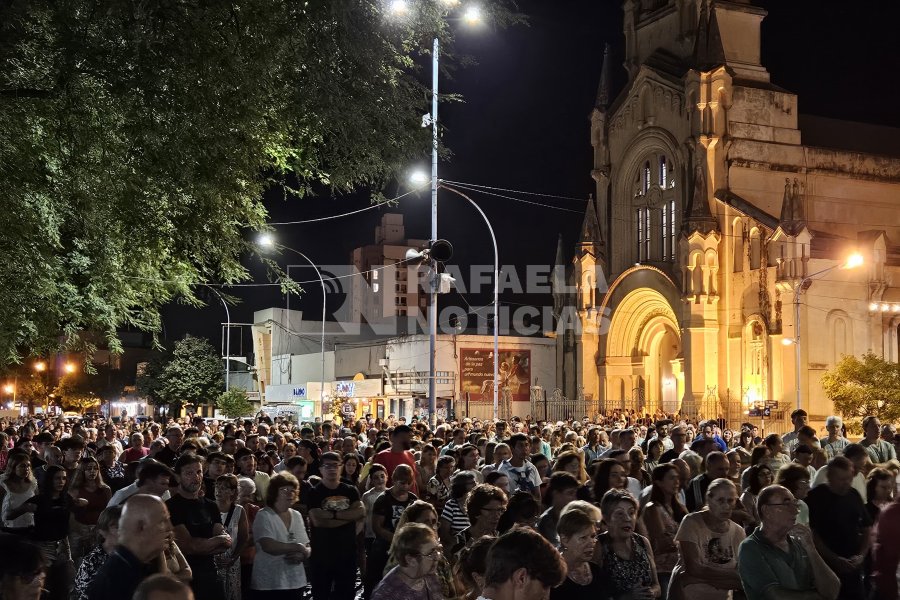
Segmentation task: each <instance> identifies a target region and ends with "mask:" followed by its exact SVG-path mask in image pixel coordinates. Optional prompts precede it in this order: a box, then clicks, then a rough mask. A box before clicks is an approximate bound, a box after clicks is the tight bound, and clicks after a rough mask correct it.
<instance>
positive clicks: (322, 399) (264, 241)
mask: <svg viewBox="0 0 900 600" xmlns="http://www.w3.org/2000/svg"><path fill="white" fill-rule="evenodd" d="M259 243H260V245H262V246H268V247H271V248H277V249H279V250H288V251H290V252H293V253H294V254H296V255H297V256H299V257H300V258H302V259H303V260H305V261H306V262H308V263H309V266H311V267H312V268H313V270H314V271H315V272H316V276H317V277H318V278H319V284H320V285H321V286H322V339H321V345H320V349H319V355H320V356H321V358H322V384H321V386H320V390H319V402H320V405H319V409H320V410H321V407H322V404H323V403H324V402H325V300H326V299H327V295H326V294H327V292H326V291H325V279H324V278H323V277H322V272H321V271H319V267H317V266H316V263H314V262H313V261H312V260H310V258H309V257H308V256H307V255H305V254H303V253H302V252H300V251H299V250H297V249H295V248H291V247H289V246H284V245H282V244H276V243H275V240H273V239H272V238H271V236H264V237H263V238H261V239H260V241H259ZM291 266H295V267H296V266H300V265H288V270H290V267H291ZM288 297H290V294H288ZM288 306H290V305H288ZM288 333H289V334H290V333H292V331H291V328H290V313H289V314H288Z"/></svg>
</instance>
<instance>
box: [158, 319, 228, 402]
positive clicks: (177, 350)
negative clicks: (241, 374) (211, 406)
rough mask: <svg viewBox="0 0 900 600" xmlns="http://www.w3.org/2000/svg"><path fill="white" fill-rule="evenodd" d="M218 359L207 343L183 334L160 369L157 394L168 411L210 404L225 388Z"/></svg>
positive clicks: (220, 359)
mask: <svg viewBox="0 0 900 600" xmlns="http://www.w3.org/2000/svg"><path fill="white" fill-rule="evenodd" d="M223 369H224V366H223V363H222V358H221V357H220V356H219V353H218V352H217V351H216V349H215V348H214V347H213V346H212V344H210V343H209V342H208V341H207V340H205V339H202V338H198V337H194V336H191V335H187V336H185V337H184V339H181V340H179V341H178V342H176V343H175V347H174V349H173V350H172V356H171V358H170V359H169V360H168V362H166V364H165V366H164V367H163V369H162V377H161V379H162V384H161V387H160V395H161V397H162V399H163V400H164V401H165V402H167V403H168V404H169V406H170V407H171V408H172V410H180V408H181V406H183V405H184V404H194V405H197V404H205V403H207V402H214V401H215V400H216V398H218V397H219V394H220V393H221V392H222V390H223V389H224V387H225V378H224V376H223Z"/></svg>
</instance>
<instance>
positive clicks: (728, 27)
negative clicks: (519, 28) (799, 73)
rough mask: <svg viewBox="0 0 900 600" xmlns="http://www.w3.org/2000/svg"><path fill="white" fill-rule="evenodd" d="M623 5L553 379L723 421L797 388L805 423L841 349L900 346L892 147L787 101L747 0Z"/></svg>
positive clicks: (820, 405) (773, 413)
mask: <svg viewBox="0 0 900 600" xmlns="http://www.w3.org/2000/svg"><path fill="white" fill-rule="evenodd" d="M624 12H625V19H624V30H625V68H626V70H627V73H628V83H627V85H626V86H625V88H624V89H623V91H622V92H621V93H619V94H618V96H617V97H616V98H614V99H613V98H612V97H611V92H610V87H611V83H610V81H611V74H612V68H613V67H612V59H611V52H610V49H609V47H607V49H606V52H605V53H604V59H603V71H602V75H601V82H600V86H599V91H598V95H597V102H596V106H595V108H594V110H593V112H592V114H591V128H590V129H591V143H592V145H593V148H594V165H593V170H592V173H591V175H592V177H593V179H594V181H595V182H596V194H595V195H594V197H593V198H592V199H591V200H590V202H589V203H588V207H587V210H586V213H585V217H584V225H583V227H582V230H581V235H580V239H579V241H578V243H577V244H576V247H575V255H574V257H572V256H571V255H570V257H569V258H567V257H566V254H567V253H566V252H565V249H564V248H563V247H562V246H561V245H560V247H559V248H558V250H557V262H558V264H565V265H566V272H567V278H568V280H569V282H568V283H569V286H568V288H565V289H564V288H563V287H562V286H556V290H555V292H554V303H555V308H556V312H557V315H559V317H560V318H561V319H564V318H566V317H565V315H566V314H569V315H577V316H576V317H574V318H573V319H572V321H573V322H572V323H563V324H562V325H563V327H560V328H559V329H558V331H560V332H561V333H559V335H558V337H557V359H558V367H557V368H558V376H557V381H559V382H562V385H561V388H562V393H563V394H564V395H566V396H567V397H575V396H581V395H583V397H584V398H585V400H586V401H588V402H589V403H593V405H594V406H595V407H596V409H599V410H603V411H609V410H613V409H625V410H635V411H637V412H639V413H650V414H653V413H655V412H657V411H663V412H667V413H673V412H681V413H682V414H685V415H690V416H694V417H698V418H699V417H704V418H712V417H719V418H726V419H727V420H728V421H729V423H730V424H731V425H732V426H733V425H735V424H736V423H737V422H739V421H744V420H748V416H747V413H748V411H750V412H751V414H754V415H755V414H756V411H757V410H759V411H760V412H761V413H762V415H767V416H768V418H769V419H772V420H773V421H776V422H778V421H780V422H784V420H785V417H786V415H788V414H789V413H790V412H791V410H793V409H794V408H795V407H797V406H798V405H799V406H801V407H802V408H804V409H806V410H807V411H808V412H809V413H810V417H811V419H812V420H813V421H818V422H821V421H822V420H824V418H825V416H827V415H828V414H831V411H832V406H831V404H830V402H829V401H828V399H827V398H826V396H825V394H824V392H823V390H822V386H821V377H822V375H823V374H824V373H825V371H826V370H827V369H829V368H830V367H832V366H833V365H834V364H835V363H836V362H837V361H838V360H840V358H841V357H842V356H843V355H848V354H853V355H861V354H863V353H865V352H869V351H871V352H874V353H875V354H877V355H879V356H883V357H884V358H887V359H889V360H892V361H897V360H898V337H897V331H898V325H900V289H898V287H895V286H893V282H894V280H895V279H896V281H897V282H898V283H900V277H897V276H898V275H900V245H898V244H900V152H894V151H893V149H891V148H888V149H887V150H885V149H884V148H881V147H878V145H877V143H876V142H877V141H878V139H879V136H882V135H884V133H885V131H884V129H883V128H871V131H872V135H867V134H866V131H868V130H867V129H866V127H867V126H864V125H857V124H851V123H846V122H833V121H829V120H825V119H816V118H809V119H807V118H805V117H804V116H802V115H799V114H798V106H799V103H798V98H797V96H796V95H795V94H793V93H791V92H790V91H787V90H784V89H781V88H779V87H777V86H776V85H774V84H773V83H772V82H771V80H770V74H769V72H768V71H767V69H766V68H765V66H764V65H762V64H761V60H760V44H761V39H760V24H761V22H762V20H763V19H764V18H765V16H766V13H765V11H764V10H763V9H761V8H758V7H756V6H753V4H752V3H751V2H749V1H744V2H741V1H732V2H725V1H720V0H626V2H625V3H624ZM844 131H850V132H851V133H852V134H853V135H850V136H847V137H846V138H844V139H845V140H852V143H848V144H844V145H842V143H841V135H840V134H841V133H842V132H844ZM889 134H890V132H889ZM887 137H890V135H888V136H887ZM835 139H836V140H837V141H835ZM867 143H869V146H871V147H866V144H867ZM891 154H893V156H891ZM860 256H861V257H862V264H861V265H860V264H858V261H859V257H860ZM851 257H853V259H852V260H853V261H855V262H850V263H848V259H851ZM573 289H574V290H576V291H574V292H572V291H567V290H573ZM566 307H568V308H569V310H568V311H566V310H564V308H566ZM750 420H753V421H758V419H750ZM770 428H771V427H770Z"/></svg>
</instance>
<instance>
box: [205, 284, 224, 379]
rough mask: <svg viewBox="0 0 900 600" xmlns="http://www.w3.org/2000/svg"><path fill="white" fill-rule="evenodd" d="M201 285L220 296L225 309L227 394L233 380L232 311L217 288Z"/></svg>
mask: <svg viewBox="0 0 900 600" xmlns="http://www.w3.org/2000/svg"><path fill="white" fill-rule="evenodd" d="M201 285H205V286H206V287H207V288H209V290H210V291H211V292H212V293H213V294H215V295H216V296H218V298H219V300H220V301H221V302H222V306H224V307H225V391H226V392H227V391H228V388H229V379H231V311H229V310H228V303H227V302H225V298H223V297H222V294H220V293H219V292H218V290H216V288H214V287H213V286H211V285H208V284H206V283H204V284H201Z"/></svg>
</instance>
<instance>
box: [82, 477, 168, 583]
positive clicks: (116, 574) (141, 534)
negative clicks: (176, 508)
mask: <svg viewBox="0 0 900 600" xmlns="http://www.w3.org/2000/svg"><path fill="white" fill-rule="evenodd" d="M171 535H172V523H171V521H170V520H169V511H168V509H167V508H166V505H165V503H164V502H163V501H162V500H160V499H159V498H158V497H156V496H151V495H149V494H136V495H134V496H131V497H130V498H129V499H128V500H127V501H126V502H125V505H124V507H123V508H122V516H121V517H120V518H119V545H118V546H116V548H115V550H113V552H112V554H110V555H109V558H108V559H106V562H105V563H104V564H103V566H102V567H101V568H100V571H98V572H97V575H95V576H94V580H93V581H92V582H91V585H90V586H89V587H88V592H87V597H88V600H119V599H121V598H131V596H132V594H134V591H135V590H136V589H137V588H138V585H140V583H141V581H143V580H144V579H145V578H146V577H147V576H148V575H150V574H152V573H153V572H154V571H155V570H156V565H157V560H158V559H159V556H160V555H161V554H162V553H163V551H164V550H165V548H166V546H168V544H169V539H170V537H171Z"/></svg>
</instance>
